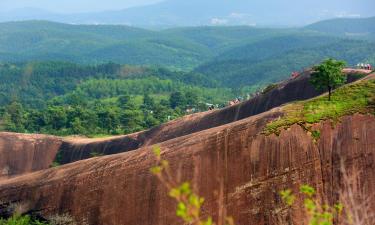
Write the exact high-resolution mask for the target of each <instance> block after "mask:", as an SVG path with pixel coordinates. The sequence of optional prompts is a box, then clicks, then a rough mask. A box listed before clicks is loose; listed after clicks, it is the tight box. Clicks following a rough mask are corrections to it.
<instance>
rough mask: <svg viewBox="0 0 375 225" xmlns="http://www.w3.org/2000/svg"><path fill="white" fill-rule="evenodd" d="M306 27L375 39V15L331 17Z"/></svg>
mask: <svg viewBox="0 0 375 225" xmlns="http://www.w3.org/2000/svg"><path fill="white" fill-rule="evenodd" d="M306 28H307V29H310V30H316V31H320V32H325V33H329V34H334V35H339V36H346V37H350V38H369V39H374V38H375V17H369V18H354V19H347V18H339V19H331V20H325V21H320V22H317V23H314V24H311V25H308V26H306Z"/></svg>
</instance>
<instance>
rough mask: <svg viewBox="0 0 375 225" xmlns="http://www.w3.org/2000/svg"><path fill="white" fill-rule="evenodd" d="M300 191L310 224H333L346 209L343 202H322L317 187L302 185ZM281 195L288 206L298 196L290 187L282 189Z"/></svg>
mask: <svg viewBox="0 0 375 225" xmlns="http://www.w3.org/2000/svg"><path fill="white" fill-rule="evenodd" d="M299 191H300V194H302V198H303V205H304V209H305V211H306V213H307V215H308V221H309V222H308V224H309V225H333V221H335V220H339V219H340V218H341V216H342V214H343V213H342V212H343V209H344V206H343V205H342V204H341V203H337V204H335V205H333V206H331V205H328V204H325V203H322V202H321V201H320V200H318V198H317V197H316V196H315V193H316V191H315V189H314V188H313V187H311V186H309V185H302V186H301V187H300V190H299ZM280 195H281V198H282V199H283V201H284V203H285V204H286V205H287V206H289V207H291V206H292V205H293V204H294V202H295V199H296V196H295V195H294V194H293V192H292V191H291V190H290V189H287V190H283V191H281V192H280Z"/></svg>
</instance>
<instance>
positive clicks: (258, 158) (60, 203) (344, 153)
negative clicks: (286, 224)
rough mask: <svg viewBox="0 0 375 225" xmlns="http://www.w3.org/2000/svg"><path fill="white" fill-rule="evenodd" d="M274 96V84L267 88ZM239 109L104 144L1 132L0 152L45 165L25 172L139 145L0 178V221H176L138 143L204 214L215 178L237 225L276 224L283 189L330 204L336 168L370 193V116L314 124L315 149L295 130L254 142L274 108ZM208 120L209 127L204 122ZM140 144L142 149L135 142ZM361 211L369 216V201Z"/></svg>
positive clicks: (374, 126)
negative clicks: (16, 215) (177, 176)
mask: <svg viewBox="0 0 375 225" xmlns="http://www.w3.org/2000/svg"><path fill="white" fill-rule="evenodd" d="M370 77H373V75H372V76H370ZM281 85H284V84H281ZM292 89H293V88H292ZM280 90H283V88H282V86H280V87H279V88H278V89H275V90H274V91H280ZM271 93H272V92H271ZM270 99H271V98H270ZM253 101H254V100H253ZM270 101H272V100H270ZM246 104H247V103H243V104H242V105H237V106H234V107H229V108H226V109H223V110H218V111H214V112H206V113H202V114H198V115H191V116H188V117H185V118H182V119H180V120H177V121H173V122H171V123H167V124H164V125H162V126H161V127H159V128H156V129H153V130H150V131H146V132H140V133H137V134H132V135H128V136H122V137H115V138H110V139H104V140H86V141H84V140H79V141H77V140H76V139H73V140H71V139H65V140H64V141H61V140H60V139H58V138H55V137H50V136H33V135H31V136H30V135H24V136H22V135H15V134H5V136H4V137H3V139H4V140H7V141H3V142H0V143H5V144H2V145H0V146H2V148H0V149H1V150H2V151H3V152H5V151H6V150H7V149H8V148H7V145H12V144H14V143H23V144H16V145H15V146H18V147H15V148H14V149H15V150H17V149H18V150H21V151H18V154H19V155H22V154H25V152H28V150H29V149H34V153H33V154H34V155H35V156H33V157H31V156H30V155H28V156H27V159H29V158H33V159H34V158H35V159H37V158H38V159H39V160H41V161H43V160H46V162H43V163H45V164H42V163H41V162H34V164H32V165H34V166H31V167H30V166H28V167H25V168H31V169H28V170H27V169H25V168H23V167H22V169H19V170H15V169H14V171H20V172H19V173H23V172H28V171H32V170H38V169H44V168H47V167H48V166H49V165H50V163H51V162H52V160H53V158H54V157H52V155H53V156H54V155H55V154H56V151H57V149H60V151H63V149H64V148H66V151H68V152H69V151H71V150H72V149H73V150H74V151H75V152H76V153H85V154H89V152H90V151H94V152H99V153H100V152H104V153H108V154H112V153H116V151H126V150H127V149H126V148H127V146H132V145H134V148H138V147H140V146H145V147H141V148H139V149H137V150H136V151H129V152H125V153H121V154H115V155H109V156H103V157H97V158H92V159H88V160H81V161H78V162H74V163H70V164H67V165H64V166H61V167H58V168H51V169H45V170H42V171H39V172H35V173H31V174H26V175H23V176H18V177H13V178H11V179H4V180H2V181H0V202H2V204H0V214H1V212H2V211H3V209H4V208H5V207H7V206H8V205H9V204H10V203H16V202H18V203H23V204H25V205H27V206H28V207H29V209H30V210H32V211H34V212H37V213H40V214H42V215H43V216H47V215H53V214H62V213H69V214H70V215H72V216H73V217H74V218H75V219H76V220H78V221H86V222H88V223H89V224H105V225H112V224H113V225H119V224H130V225H132V224H134V225H143V224H145V225H146V224H147V225H148V224H150V225H151V224H152V225H154V224H156V225H158V224H160V225H162V224H163V225H165V224H182V223H181V221H180V220H178V219H177V218H176V217H175V213H174V210H173V209H174V202H173V201H172V200H171V199H170V198H169V197H168V196H167V190H165V188H164V187H163V186H162V185H160V183H159V182H158V180H157V179H155V177H153V176H152V175H151V174H150V172H149V168H150V167H152V166H153V165H154V164H155V160H154V157H153V155H152V153H151V151H150V148H151V147H147V146H148V145H151V144H153V143H159V145H160V146H161V147H162V149H163V157H164V158H166V159H167V160H168V161H169V162H170V163H171V167H172V171H176V172H177V171H180V172H181V176H182V178H183V180H192V181H193V183H194V184H195V185H196V186H197V187H199V188H198V191H199V193H200V194H201V195H202V196H204V197H205V198H206V203H205V205H204V213H205V214H210V215H215V213H216V209H217V201H216V200H217V199H216V196H215V195H214V191H215V190H218V189H219V181H220V180H224V183H225V186H224V196H225V201H224V202H225V206H226V207H227V209H228V214H229V215H232V216H233V217H234V218H235V221H236V224H239V225H245V224H255V225H262V224H276V223H275V218H276V214H277V213H280V212H282V213H286V211H285V210H283V207H282V204H281V200H280V197H279V195H278V191H280V190H282V189H284V188H288V187H289V188H294V189H297V188H298V187H299V186H300V185H301V184H311V185H313V186H315V187H316V188H317V190H318V192H319V193H320V194H324V196H325V197H326V198H327V199H328V200H330V201H331V202H332V203H333V202H335V201H336V200H337V199H338V197H339V193H338V187H339V186H340V184H341V183H342V177H341V176H340V162H341V161H343V162H344V163H345V166H346V167H348V168H350V167H351V166H356V167H357V168H358V169H359V170H360V171H361V175H360V177H358V180H359V183H360V186H361V187H364V191H365V195H368V196H372V195H373V193H374V191H375V173H374V172H375V171H374V168H373V165H374V160H375V154H374V151H375V138H373V135H372V134H373V133H374V132H375V117H374V116H373V115H351V116H345V117H343V118H341V121H340V122H339V123H338V124H336V125H335V126H332V124H331V122H330V121H325V122H321V123H319V124H315V125H314V126H315V128H316V129H319V130H320V132H321V134H320V138H319V140H318V141H317V142H316V143H315V142H314V140H313V138H312V137H311V134H309V133H308V132H306V131H305V130H304V129H302V128H301V127H300V126H299V125H293V126H292V127H291V128H290V129H288V130H283V131H282V132H281V134H280V136H276V135H270V136H265V135H263V134H262V131H263V129H264V126H265V125H266V124H267V123H268V122H269V121H271V120H274V119H276V118H278V117H280V116H281V115H282V114H283V112H282V108H275V109H273V110H271V111H268V112H265V113H262V114H259V115H256V116H250V117H247V118H244V119H242V120H238V119H240V118H241V117H240V116H239V115H240V112H241V110H244V109H241V108H242V107H243V105H246ZM253 105H256V104H255V103H254V104H253ZM271 105H272V104H270V106H271ZM234 109H235V110H234ZM234 112H235V113H236V114H233V113H234ZM237 112H238V113H237ZM244 112H245V111H244ZM208 118H209V119H211V120H212V124H214V125H215V126H213V125H210V124H208V121H209V119H208ZM233 118H235V119H233ZM236 120H238V121H236ZM223 121H224V122H223ZM232 121H235V122H232ZM193 122H195V123H196V127H197V128H195V127H194V126H193ZM222 124H224V125H222ZM220 125H221V126H220ZM146 137H148V138H149V142H145V140H146ZM7 138H8V139H7ZM17 138H18V139H17ZM143 138H144V139H143ZM0 140H1V139H0ZM40 140H45V142H40ZM37 142H40V143H39V144H41V145H39V144H36V143H37ZM43 143H45V144H46V145H43ZM47 144H50V146H49V147H48V146H47ZM19 146H21V147H19ZM22 146H24V147H22ZM35 146H38V147H37V148H35ZM40 146H45V147H43V148H40ZM64 146H65V147H64ZM69 146H70V147H69ZM55 148H56V150H55ZM43 149H45V151H43ZM82 149H83V150H82ZM90 149H91V150H90ZM111 151H112V152H111ZM12 152H13V151H12ZM15 152H17V151H15ZM0 154H1V151H0ZM12 154H13V153H12ZM66 155H67V156H69V155H70V156H71V157H72V158H71V159H70V160H71V161H74V160H78V159H82V158H85V157H86V156H85V155H79V154H78V155H77V156H75V155H73V154H71V153H70V154H68V153H66ZM14 157H18V155H14ZM7 161H10V158H8V160H7ZM0 162H1V161H0ZM47 162H48V163H47ZM3 165H4V163H3ZM15 165H16V166H15V167H14V168H17V166H18V165H22V163H20V161H18V163H15ZM37 165H38V166H40V167H38V166H37ZM22 171H23V172H22ZM371 204H373V205H371V207H372V209H373V210H375V202H371ZM280 210H281V211H280ZM293 218H294V220H295V224H303V222H301V221H302V220H303V217H302V215H298V214H296V215H294V217H293Z"/></svg>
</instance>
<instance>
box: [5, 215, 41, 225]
mask: <svg viewBox="0 0 375 225" xmlns="http://www.w3.org/2000/svg"><path fill="white" fill-rule="evenodd" d="M0 225H47V223H44V222H40V221H38V220H36V219H33V218H31V217H30V216H29V215H25V216H20V215H14V216H12V217H10V218H9V219H1V218H0Z"/></svg>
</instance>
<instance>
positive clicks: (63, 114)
mask: <svg viewBox="0 0 375 225" xmlns="http://www.w3.org/2000/svg"><path fill="white" fill-rule="evenodd" d="M1 68H2V69H3V71H2V72H1ZM12 70H14V71H19V72H15V74H13V75H14V76H15V77H17V76H21V77H22V76H23V72H22V71H23V70H27V71H29V72H28V74H29V75H28V76H29V77H28V79H29V80H30V81H33V80H34V79H38V80H39V79H40V82H35V83H33V82H31V83H28V85H26V86H25V87H24V88H18V85H19V83H18V82H21V80H19V81H18V80H17V79H13V80H11V79H10V77H9V83H7V84H6V85H3V86H1V84H0V93H2V91H3V93H4V95H9V93H8V92H9V91H10V89H13V88H14V90H12V91H13V93H14V95H15V96H19V97H20V98H17V97H14V98H15V99H20V101H16V100H10V102H9V104H8V103H7V101H5V100H4V99H0V106H1V101H2V100H4V104H3V105H4V106H5V107H3V108H1V107H0V109H1V110H0V117H1V118H2V124H1V125H2V127H1V128H2V129H3V130H7V131H14V132H31V133H48V134H55V135H71V134H82V135H87V136H93V135H111V134H112V135H113V134H123V133H132V132H136V131H140V130H143V129H147V128H151V127H154V126H157V125H159V124H161V123H164V122H167V121H168V120H170V119H175V118H178V117H180V116H183V115H184V114H185V110H186V109H188V108H195V109H196V110H199V109H201V110H206V108H201V107H200V105H202V104H204V103H205V102H209V103H213V104H219V103H222V102H225V101H226V100H228V99H229V98H232V97H233V93H232V91H231V90H230V89H224V88H210V87H205V86H204V85H210V84H209V83H210V82H206V81H207V79H203V78H202V80H200V81H199V79H201V78H200V77H199V76H195V75H194V74H192V73H189V74H186V73H182V72H172V71H169V70H166V69H161V68H145V67H132V66H121V65H117V64H103V65H97V66H81V65H75V64H65V63H57V62H56V63H50V62H45V63H32V64H25V65H22V64H21V65H12V64H4V65H2V66H1V65H0V77H1V76H3V77H5V78H7V77H8V75H7V74H8V72H10V71H12ZM10 74H12V73H10ZM41 77H43V79H42V78H41ZM190 78H192V79H190ZM7 79H8V78H7ZM195 83H203V84H204V85H198V86H196V85H193V84H195ZM11 93H12V92H11ZM174 93H179V94H180V95H181V97H182V101H180V100H181V99H180V100H179V99H175V98H174V97H173V96H174ZM171 95H172V96H171ZM9 99H10V96H9ZM38 102H43V104H41V105H40V104H39V103H38ZM171 102H176V104H177V105H176V106H173V107H172V106H171Z"/></svg>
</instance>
